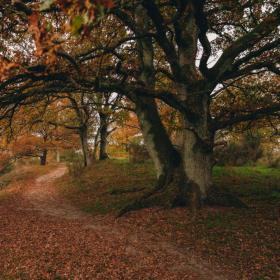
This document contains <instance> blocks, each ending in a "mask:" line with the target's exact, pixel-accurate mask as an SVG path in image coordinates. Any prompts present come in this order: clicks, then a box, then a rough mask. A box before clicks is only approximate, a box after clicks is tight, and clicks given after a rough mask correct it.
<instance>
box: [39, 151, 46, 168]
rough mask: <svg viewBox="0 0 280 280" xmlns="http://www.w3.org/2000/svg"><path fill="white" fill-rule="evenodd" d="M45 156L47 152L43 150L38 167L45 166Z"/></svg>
mask: <svg viewBox="0 0 280 280" xmlns="http://www.w3.org/2000/svg"><path fill="white" fill-rule="evenodd" d="M47 154H48V150H47V149H44V150H43V151H42V155H41V156H40V165H46V164H47Z"/></svg>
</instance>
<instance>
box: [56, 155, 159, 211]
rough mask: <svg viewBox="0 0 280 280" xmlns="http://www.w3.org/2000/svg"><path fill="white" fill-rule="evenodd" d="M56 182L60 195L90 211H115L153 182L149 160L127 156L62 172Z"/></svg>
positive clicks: (149, 187) (153, 177) (153, 174)
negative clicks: (133, 160) (143, 161)
mask: <svg viewBox="0 0 280 280" xmlns="http://www.w3.org/2000/svg"><path fill="white" fill-rule="evenodd" d="M66 176H68V180H66V183H65V179H62V180H61V181H60V182H61V183H60V186H61V191H62V192H63V195H65V196H66V197H68V199H70V200H72V201H73V202H74V204H76V205H77V206H78V207H79V208H81V209H82V210H84V211H86V212H90V213H92V214H106V213H108V212H112V211H113V212H116V211H119V210H120V209H122V208H123V207H124V206H126V205H127V204H128V203H129V202H131V201H132V200H134V199H136V198H137V197H139V196H140V195H141V194H143V193H144V192H145V191H148V190H150V189H151V188H152V187H153V186H154V184H155V183H156V178H155V172H154V168H153V166H152V163H149V162H148V163H146V164H131V163H129V162H128V161H127V160H123V159H121V160H118V159H113V160H107V161H98V162H96V163H94V164H93V165H92V166H91V167H88V168H85V169H84V170H83V171H82V173H81V174H80V175H79V177H78V176H73V175H71V174H70V175H66Z"/></svg>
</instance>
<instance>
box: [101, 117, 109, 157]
mask: <svg viewBox="0 0 280 280" xmlns="http://www.w3.org/2000/svg"><path fill="white" fill-rule="evenodd" d="M99 117H100V143H99V145H100V146H99V149H100V150H99V160H105V159H108V158H109V156H108V154H107V143H108V142H107V137H108V116H107V115H106V114H103V113H99Z"/></svg>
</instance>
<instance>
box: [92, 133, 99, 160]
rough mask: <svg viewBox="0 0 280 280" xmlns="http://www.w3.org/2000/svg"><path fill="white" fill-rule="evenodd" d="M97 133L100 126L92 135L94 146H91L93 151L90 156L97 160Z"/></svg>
mask: <svg viewBox="0 0 280 280" xmlns="http://www.w3.org/2000/svg"><path fill="white" fill-rule="evenodd" d="M99 133H100V127H99V128H98V130H97V131H96V134H95V136H94V148H93V153H92V156H93V158H94V159H95V160H97V157H98V155H97V152H98V146H99V141H98V139H99Z"/></svg>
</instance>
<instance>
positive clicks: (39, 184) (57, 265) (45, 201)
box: [0, 166, 228, 280]
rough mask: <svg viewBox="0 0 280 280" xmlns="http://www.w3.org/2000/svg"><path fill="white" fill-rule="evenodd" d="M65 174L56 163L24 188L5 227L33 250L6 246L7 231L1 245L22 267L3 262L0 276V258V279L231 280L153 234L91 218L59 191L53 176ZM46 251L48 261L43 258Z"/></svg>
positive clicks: (116, 221)
mask: <svg viewBox="0 0 280 280" xmlns="http://www.w3.org/2000/svg"><path fill="white" fill-rule="evenodd" d="M66 172H67V168H66V167H65V166H60V167H57V168H56V169H54V170H52V171H51V172H49V173H48V174H46V175H43V176H40V177H37V178H36V179H35V180H34V182H33V183H32V184H29V185H28V187H26V188H24V191H23V193H22V198H23V202H22V205H21V206H20V207H18V208H17V210H14V211H15V212H14V213H13V214H14V216H13V215H12V218H10V220H9V221H8V222H7V221H6V231H7V232H9V231H11V229H12V232H13V234H15V231H13V230H14V228H13V225H14V226H16V227H17V228H18V229H19V231H22V232H23V237H20V236H18V235H17V234H16V236H17V238H16V240H15V241H14V242H15V243H16V244H19V248H21V249H22V248H23V249H24V248H25V250H27V251H28V252H29V254H26V253H25V252H24V251H22V250H21V249H18V247H15V246H14V244H13V246H12V249H11V248H10V247H9V246H7V247H5V243H4V242H5V240H6V242H8V243H11V244H12V243H13V238H14V236H13V234H10V235H8V236H7V234H5V233H3V235H4V241H2V243H1V239H0V245H1V244H4V249H6V252H7V254H8V257H9V254H10V253H12V254H13V256H16V258H17V259H18V260H19V261H18V262H19V265H17V269H15V268H14V267H13V266H12V265H11V266H10V265H7V264H6V265H3V263H2V266H3V267H2V270H3V272H2V274H1V261H0V278H1V275H2V277H3V275H4V276H5V277H6V275H8V276H9V275H13V276H14V275H16V277H18V276H17V275H20V274H18V273H23V274H22V275H23V276H24V277H25V278H24V277H23V276H20V277H19V278H7V279H160V280H162V279H178V280H179V279H180V280H181V279H197V280H204V279H205V280H206V279H207V280H211V279H213V280H220V279H223V280H226V279H228V278H226V276H225V275H224V274H221V273H218V272H214V269H212V268H211V267H210V266H209V264H207V263H205V262H204V261H203V260H201V259H198V258H197V257H195V256H193V255H191V254H188V252H186V251H185V250H184V251H183V250H181V249H180V248H177V247H176V246H174V245H173V244H171V243H169V242H166V241H162V240H157V238H155V236H154V235H153V234H151V233H148V232H141V234H139V232H133V230H131V229H129V228H126V227H124V226H123V225H122V223H121V222H119V221H118V220H115V219H113V218H112V217H91V216H89V215H87V214H85V213H84V212H81V211H79V210H78V209H76V208H75V207H73V206H72V205H71V204H70V203H69V202H67V201H65V200H64V199H62V198H61V197H60V196H59V195H58V192H57V190H56V187H55V180H56V179H58V178H59V177H61V176H63V175H64V174H65V173H66ZM8 209H10V212H7V213H8V214H9V215H11V208H9V207H8ZM7 213H6V215H7ZM0 214H1V213H0ZM3 215H5V213H3ZM9 215H8V216H9ZM19 217H22V219H20V220H19V219H18V218H19ZM12 220H13V223H11V221H12ZM24 222H25V223H24ZM29 223H30V226H29V227H30V228H28V227H27V225H28V224H29ZM32 229H34V231H32ZM17 232H18V231H17ZM0 236H1V230H0ZM5 237H6V239H5ZM34 238H35V240H34ZM38 239H39V240H40V241H38ZM25 242H26V243H25ZM37 242H38V244H37ZM65 242H66V243H65ZM22 243H25V244H22ZM36 244H37V245H36ZM46 244H47V247H46ZM27 245H28V246H29V247H31V248H29V247H28V248H27V247H26V246H27ZM0 248H1V247H0ZM42 248H43V249H42ZM69 248H70V251H69ZM9 250H10V251H9ZM18 250H19V251H18ZM30 251H31V255H30ZM36 254H39V256H40V257H38V258H36ZM44 254H46V259H43V260H41V257H42V255H44ZM4 255H5V254H4ZM34 255H35V256H34ZM68 255H69V256H68ZM8 257H6V258H7V259H8ZM34 258H35V261H34ZM50 258H53V259H51V260H50ZM0 259H1V254H0ZM13 260H14V257H12V259H11V260H10V261H11V262H13ZM31 260H33V262H32V261H31ZM46 264H47V266H46ZM30 266H31V267H30ZM27 268H28V269H27ZM19 271H20V272H19ZM57 275H58V276H57ZM55 277H56V278H55ZM59 277H60V278H59ZM1 279H2V278H1ZM3 279H5V278H3Z"/></svg>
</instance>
